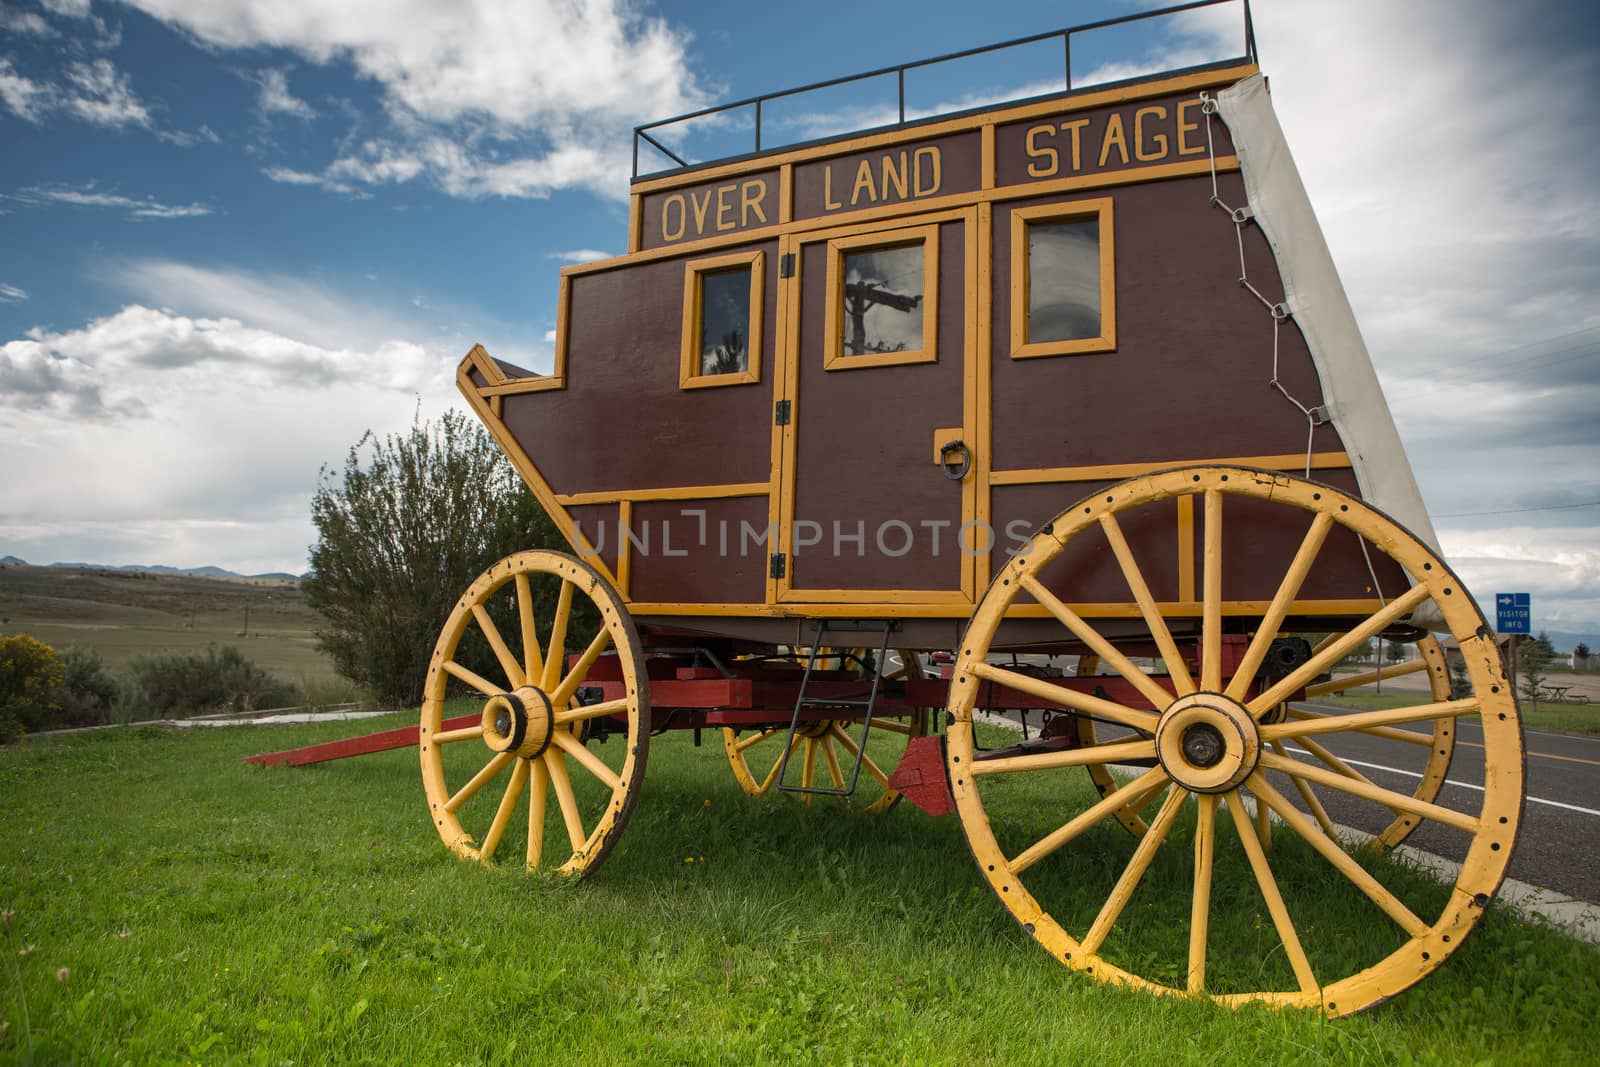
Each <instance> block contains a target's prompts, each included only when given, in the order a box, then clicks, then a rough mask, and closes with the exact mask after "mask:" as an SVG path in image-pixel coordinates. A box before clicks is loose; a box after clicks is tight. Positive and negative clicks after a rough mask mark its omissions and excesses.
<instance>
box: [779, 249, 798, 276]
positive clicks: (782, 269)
mask: <svg viewBox="0 0 1600 1067" xmlns="http://www.w3.org/2000/svg"><path fill="white" fill-rule="evenodd" d="M778 277H780V278H793V277H794V253H793V252H785V253H784V254H783V255H781V256H779V257H778Z"/></svg>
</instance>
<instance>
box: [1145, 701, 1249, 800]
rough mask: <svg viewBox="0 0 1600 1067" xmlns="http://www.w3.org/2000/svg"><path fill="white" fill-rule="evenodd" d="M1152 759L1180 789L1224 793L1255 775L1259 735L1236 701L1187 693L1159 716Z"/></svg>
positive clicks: (1242, 707)
mask: <svg viewBox="0 0 1600 1067" xmlns="http://www.w3.org/2000/svg"><path fill="white" fill-rule="evenodd" d="M1156 758H1157V759H1159V760H1160V761H1161V766H1162V768H1163V769H1164V770H1165V771H1166V772H1167V774H1169V775H1171V776H1172V780H1173V781H1175V782H1177V783H1178V784H1179V785H1180V786H1182V787H1183V788H1185V789H1188V790H1190V791H1192V792H1195V793H1225V792H1227V791H1228V790H1230V789H1233V788H1236V787H1237V786H1238V785H1239V783H1240V782H1243V781H1244V780H1245V779H1246V778H1248V777H1250V775H1251V774H1252V773H1253V772H1254V771H1255V769H1256V764H1257V762H1258V761H1259V760H1260V758H1261V731H1260V729H1259V728H1258V727H1257V726H1256V722H1255V719H1253V718H1252V717H1251V715H1250V712H1249V711H1248V710H1246V709H1245V707H1244V705H1242V704H1240V703H1239V702H1238V701H1236V700H1233V699H1231V698H1229V697H1226V696H1223V695H1222V694H1221V693H1192V694H1190V695H1189V696H1186V697H1183V698H1182V699H1180V700H1177V701H1174V702H1173V704H1172V706H1171V707H1169V708H1167V710H1166V712H1165V713H1164V714H1163V715H1162V716H1161V722H1160V723H1159V724H1158V725H1157V726H1156Z"/></svg>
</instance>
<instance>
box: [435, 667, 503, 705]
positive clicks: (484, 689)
mask: <svg viewBox="0 0 1600 1067" xmlns="http://www.w3.org/2000/svg"><path fill="white" fill-rule="evenodd" d="M444 669H445V673H446V674H452V675H454V676H455V677H457V678H459V679H461V680H462V681H463V682H466V683H467V684H468V685H470V686H472V688H474V689H476V690H477V691H478V692H480V693H482V694H483V695H484V696H486V697H497V696H499V695H500V694H501V693H504V692H505V688H504V687H502V686H498V685H495V684H494V683H493V682H491V681H489V680H488V679H486V678H484V677H483V676H482V675H479V674H476V673H474V672H473V671H470V670H468V669H467V668H465V667H463V666H462V665H461V664H459V663H457V662H456V661H455V660H453V659H452V660H446V661H445V664H444Z"/></svg>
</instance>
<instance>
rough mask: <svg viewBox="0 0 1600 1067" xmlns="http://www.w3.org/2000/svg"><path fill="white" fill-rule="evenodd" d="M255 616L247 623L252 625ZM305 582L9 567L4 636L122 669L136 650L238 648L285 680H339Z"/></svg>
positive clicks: (1, 573)
mask: <svg viewBox="0 0 1600 1067" xmlns="http://www.w3.org/2000/svg"><path fill="white" fill-rule="evenodd" d="M247 622H248V626H247ZM319 623H320V618H319V616H318V615H317V614H316V612H314V611H312V610H311V609H310V608H309V607H307V606H306V603H305V598H304V596H303V595H302V594H301V592H300V587H299V585H298V584H296V583H292V582H283V581H273V580H242V579H240V580H236V579H226V578H201V577H194V576H190V575H177V574H155V573H149V572H144V573H139V572H128V571H102V570H92V569H77V568H63V567H16V566H13V567H0V633H5V634H15V633H25V634H28V635H29V636H31V637H34V638H37V639H38V640H40V641H43V642H44V643H45V644H47V645H49V646H50V647H52V648H58V649H59V648H65V647H66V646H68V645H79V646H81V647H84V648H91V649H93V650H95V651H96V652H98V653H100V657H101V659H102V660H103V661H104V662H105V665H106V667H107V668H109V669H110V670H112V671H121V670H123V669H124V668H125V667H126V666H127V663H128V660H130V659H132V658H134V657H135V656H152V655H163V654H166V653H174V652H175V653H187V652H203V651H204V650H205V649H206V648H208V647H210V646H212V645H234V646H236V647H238V649H239V651H241V652H243V653H244V654H245V655H246V656H247V657H249V658H250V659H251V660H254V661H255V662H256V663H258V664H260V665H261V666H262V667H264V668H266V669H267V670H268V671H270V672H271V673H273V674H275V675H278V676H279V677H281V678H283V679H284V680H285V681H289V682H295V683H297V684H300V685H307V684H310V685H317V684H321V683H323V682H326V681H329V680H331V679H334V678H336V677H337V675H336V674H335V673H334V670H333V665H332V664H331V663H330V662H329V661H328V659H327V657H325V656H323V655H322V653H321V652H319V651H317V642H316V633H315V631H316V628H317V626H318V625H319Z"/></svg>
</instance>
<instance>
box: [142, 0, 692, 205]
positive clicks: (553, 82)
mask: <svg viewBox="0 0 1600 1067" xmlns="http://www.w3.org/2000/svg"><path fill="white" fill-rule="evenodd" d="M131 2H132V3H133V4H134V6H137V7H139V8H141V9H142V10H144V11H145V12H147V13H148V14H151V15H153V16H155V17H157V18H160V19H163V20H165V21H167V22H169V23H172V24H174V25H177V26H180V27H182V28H183V29H184V30H186V31H188V32H189V33H191V34H194V35H195V36H196V37H198V38H200V39H201V40H202V41H205V42H206V43H208V44H210V45H213V46H215V47H221V48H239V49H243V48H255V47H276V48H284V49H289V50H291V51H294V52H296V53H298V54H299V55H301V56H302V57H304V58H305V59H307V60H309V61H311V62H314V63H319V64H321V63H331V62H335V61H343V62H348V63H350V64H351V65H352V66H354V68H355V69H356V71H357V72H358V73H359V74H361V75H363V76H365V77H367V78H370V79H372V80H373V81H374V82H375V83H377V85H378V86H379V87H380V88H381V90H382V92H383V93H384V95H385V102H386V105H387V108H388V111H389V114H390V117H391V119H392V120H393V125H394V131H393V136H392V137H390V138H386V139H382V140H370V141H369V142H368V143H366V144H365V145H363V146H362V148H361V149H360V150H358V151H356V152H354V153H346V154H345V155H343V156H341V157H340V158H338V159H336V160H334V161H333V162H332V163H331V164H330V165H329V166H328V167H327V168H326V170H325V172H324V173H323V174H322V177H323V178H324V182H323V184H324V185H325V186H326V187H328V188H330V189H334V190H335V191H337V185H336V183H337V184H342V185H348V184H350V183H365V184H384V183H390V182H405V181H412V180H416V179H419V178H426V179H427V180H429V181H432V182H433V183H435V184H436V185H438V186H439V188H441V189H443V190H444V191H445V192H447V193H449V194H450V195H452V196H460V197H486V196H517V197H529V196H533V197H541V196H547V195H549V194H550V193H551V192H553V191H555V190H558V189H570V188H587V189H591V190H594V191H598V192H601V193H602V194H604V195H608V196H621V195H624V193H625V191H626V188H625V176H626V174H627V172H628V161H629V146H628V142H627V136H628V133H627V131H628V128H629V126H631V125H632V124H634V123H636V122H641V121H644V120H646V119H649V118H654V117H658V116H660V115H669V114H675V113H678V112H681V111H686V110H689V109H690V108H691V107H693V106H695V105H697V104H698V103H699V102H700V100H701V93H700V92H699V90H698V89H697V88H696V86H695V83H694V78H693V76H692V75H691V74H690V72H689V70H688V69H687V65H686V55H685V50H686V45H687V37H686V35H685V34H684V33H682V32H681V31H678V30H676V29H674V28H672V27H670V26H668V24H667V23H666V22H665V21H663V20H661V19H656V18H649V17H646V16H644V15H642V14H639V13H638V12H637V10H636V9H635V7H634V5H633V4H632V3H629V2H627V0H586V2H584V3H579V4H572V3H562V2H558V0H464V2H462V3H457V4H450V5H440V4H437V3H434V2H432V0H346V2H344V3H340V4H337V5H329V4H327V3H324V2H323V0H214V2H212V3H207V4H193V3H188V2H185V0H131Z"/></svg>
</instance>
